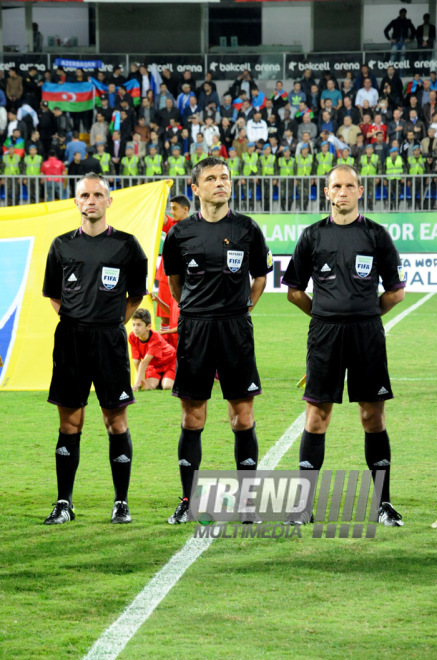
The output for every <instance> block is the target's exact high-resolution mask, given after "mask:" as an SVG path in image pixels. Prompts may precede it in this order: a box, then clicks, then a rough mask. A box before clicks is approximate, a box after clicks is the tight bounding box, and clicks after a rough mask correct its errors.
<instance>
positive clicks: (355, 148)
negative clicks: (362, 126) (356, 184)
mask: <svg viewBox="0 0 437 660" xmlns="http://www.w3.org/2000/svg"><path fill="white" fill-rule="evenodd" d="M365 151H366V145H365V144H364V135H363V134H362V133H357V143H356V144H353V145H352V146H351V156H352V158H353V159H354V161H355V166H356V167H358V164H359V161H360V158H361V156H362V155H363V154H364V153H365Z"/></svg>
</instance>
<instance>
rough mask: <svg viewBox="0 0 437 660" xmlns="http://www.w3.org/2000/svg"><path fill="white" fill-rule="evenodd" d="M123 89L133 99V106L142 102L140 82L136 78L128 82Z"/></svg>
mask: <svg viewBox="0 0 437 660" xmlns="http://www.w3.org/2000/svg"><path fill="white" fill-rule="evenodd" d="M123 87H124V88H125V90H126V91H127V93H128V94H129V96H131V97H132V101H133V104H134V105H139V104H140V101H141V89H140V83H139V82H138V80H137V79H136V78H132V80H128V81H127V82H125V83H124V85H123Z"/></svg>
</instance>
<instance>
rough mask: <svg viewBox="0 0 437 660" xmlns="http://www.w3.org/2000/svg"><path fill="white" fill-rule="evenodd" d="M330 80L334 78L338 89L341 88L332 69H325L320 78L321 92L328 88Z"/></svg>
mask: <svg viewBox="0 0 437 660" xmlns="http://www.w3.org/2000/svg"><path fill="white" fill-rule="evenodd" d="M328 80H333V81H334V86H335V87H336V89H338V88H339V87H338V82H337V78H336V77H335V76H334V75H333V73H332V72H331V71H324V72H323V75H322V77H321V78H320V80H319V89H320V93H322V92H323V90H324V89H326V88H327V86H328Z"/></svg>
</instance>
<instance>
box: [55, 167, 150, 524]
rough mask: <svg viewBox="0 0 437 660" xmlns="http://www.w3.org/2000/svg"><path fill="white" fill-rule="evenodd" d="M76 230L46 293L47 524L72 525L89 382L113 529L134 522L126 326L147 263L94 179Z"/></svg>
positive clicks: (83, 185) (59, 250)
mask: <svg viewBox="0 0 437 660" xmlns="http://www.w3.org/2000/svg"><path fill="white" fill-rule="evenodd" d="M75 203H76V206H77V207H78V209H79V211H80V214H81V220H82V223H81V226H80V227H79V229H75V230H73V231H70V232H68V233H67V234H63V235H62V236H58V237H57V238H55V239H54V241H53V242H52V245H51V247H50V251H49V254H48V257H47V266H46V273H45V279H44V287H43V294H44V296H47V297H48V298H50V299H51V303H52V305H53V308H54V309H55V311H56V313H57V314H59V316H60V322H59V324H58V326H57V328H56V332H55V346H54V351H53V376H52V382H51V385H50V392H49V399H48V400H49V402H50V403H54V404H55V405H57V406H58V409H59V417H60V429H59V439H58V444H57V446H56V474H57V479H58V500H57V502H56V503H55V506H54V509H53V511H52V513H51V514H50V515H49V516H48V517H47V518H46V520H45V524H46V525H57V524H61V523H65V522H68V521H70V520H73V519H74V517H75V514H74V511H73V503H72V494H73V484H74V477H75V474H76V470H77V467H78V465H79V447H80V435H81V431H82V427H83V423H84V418H85V406H86V405H87V400H88V395H89V392H90V388H91V383H94V386H95V389H96V394H97V397H98V399H99V403H100V406H101V409H102V414H103V421H104V423H105V426H106V429H107V431H108V434H109V460H110V464H111V470H112V478H113V482H114V489H115V501H114V507H113V510H112V518H111V522H113V523H128V522H130V521H131V517H130V513H129V507H128V504H127V493H128V487H129V479H130V470H131V461H132V442H131V438H130V435H129V429H128V425H127V414H126V406H127V405H129V404H130V403H134V401H135V399H134V397H133V392H132V388H131V383H130V368H129V356H128V350H127V338H126V330H125V327H124V324H125V323H126V322H127V321H128V320H129V319H130V318H131V316H132V314H133V313H134V311H135V310H136V309H137V307H138V306H139V304H140V303H141V300H142V298H143V295H144V294H145V293H146V277H147V258H146V255H145V254H144V252H143V250H142V248H141V246H140V245H139V243H138V241H137V239H136V238H135V237H134V236H132V235H131V234H127V233H125V232H123V231H118V230H116V229H114V228H113V227H110V226H108V224H107V222H106V209H108V208H109V207H110V206H111V203H112V198H111V197H110V196H109V185H108V182H107V181H106V179H104V178H103V177H102V176H101V175H98V174H95V173H92V172H91V173H89V174H86V175H85V176H84V177H82V178H81V179H80V180H79V182H78V185H77V188H76V198H75Z"/></svg>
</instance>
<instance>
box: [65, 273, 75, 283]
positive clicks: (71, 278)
mask: <svg viewBox="0 0 437 660" xmlns="http://www.w3.org/2000/svg"><path fill="white" fill-rule="evenodd" d="M67 282H77V277H76V275H75V274H74V273H71V275H70V277H69V278H68V280H67Z"/></svg>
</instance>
